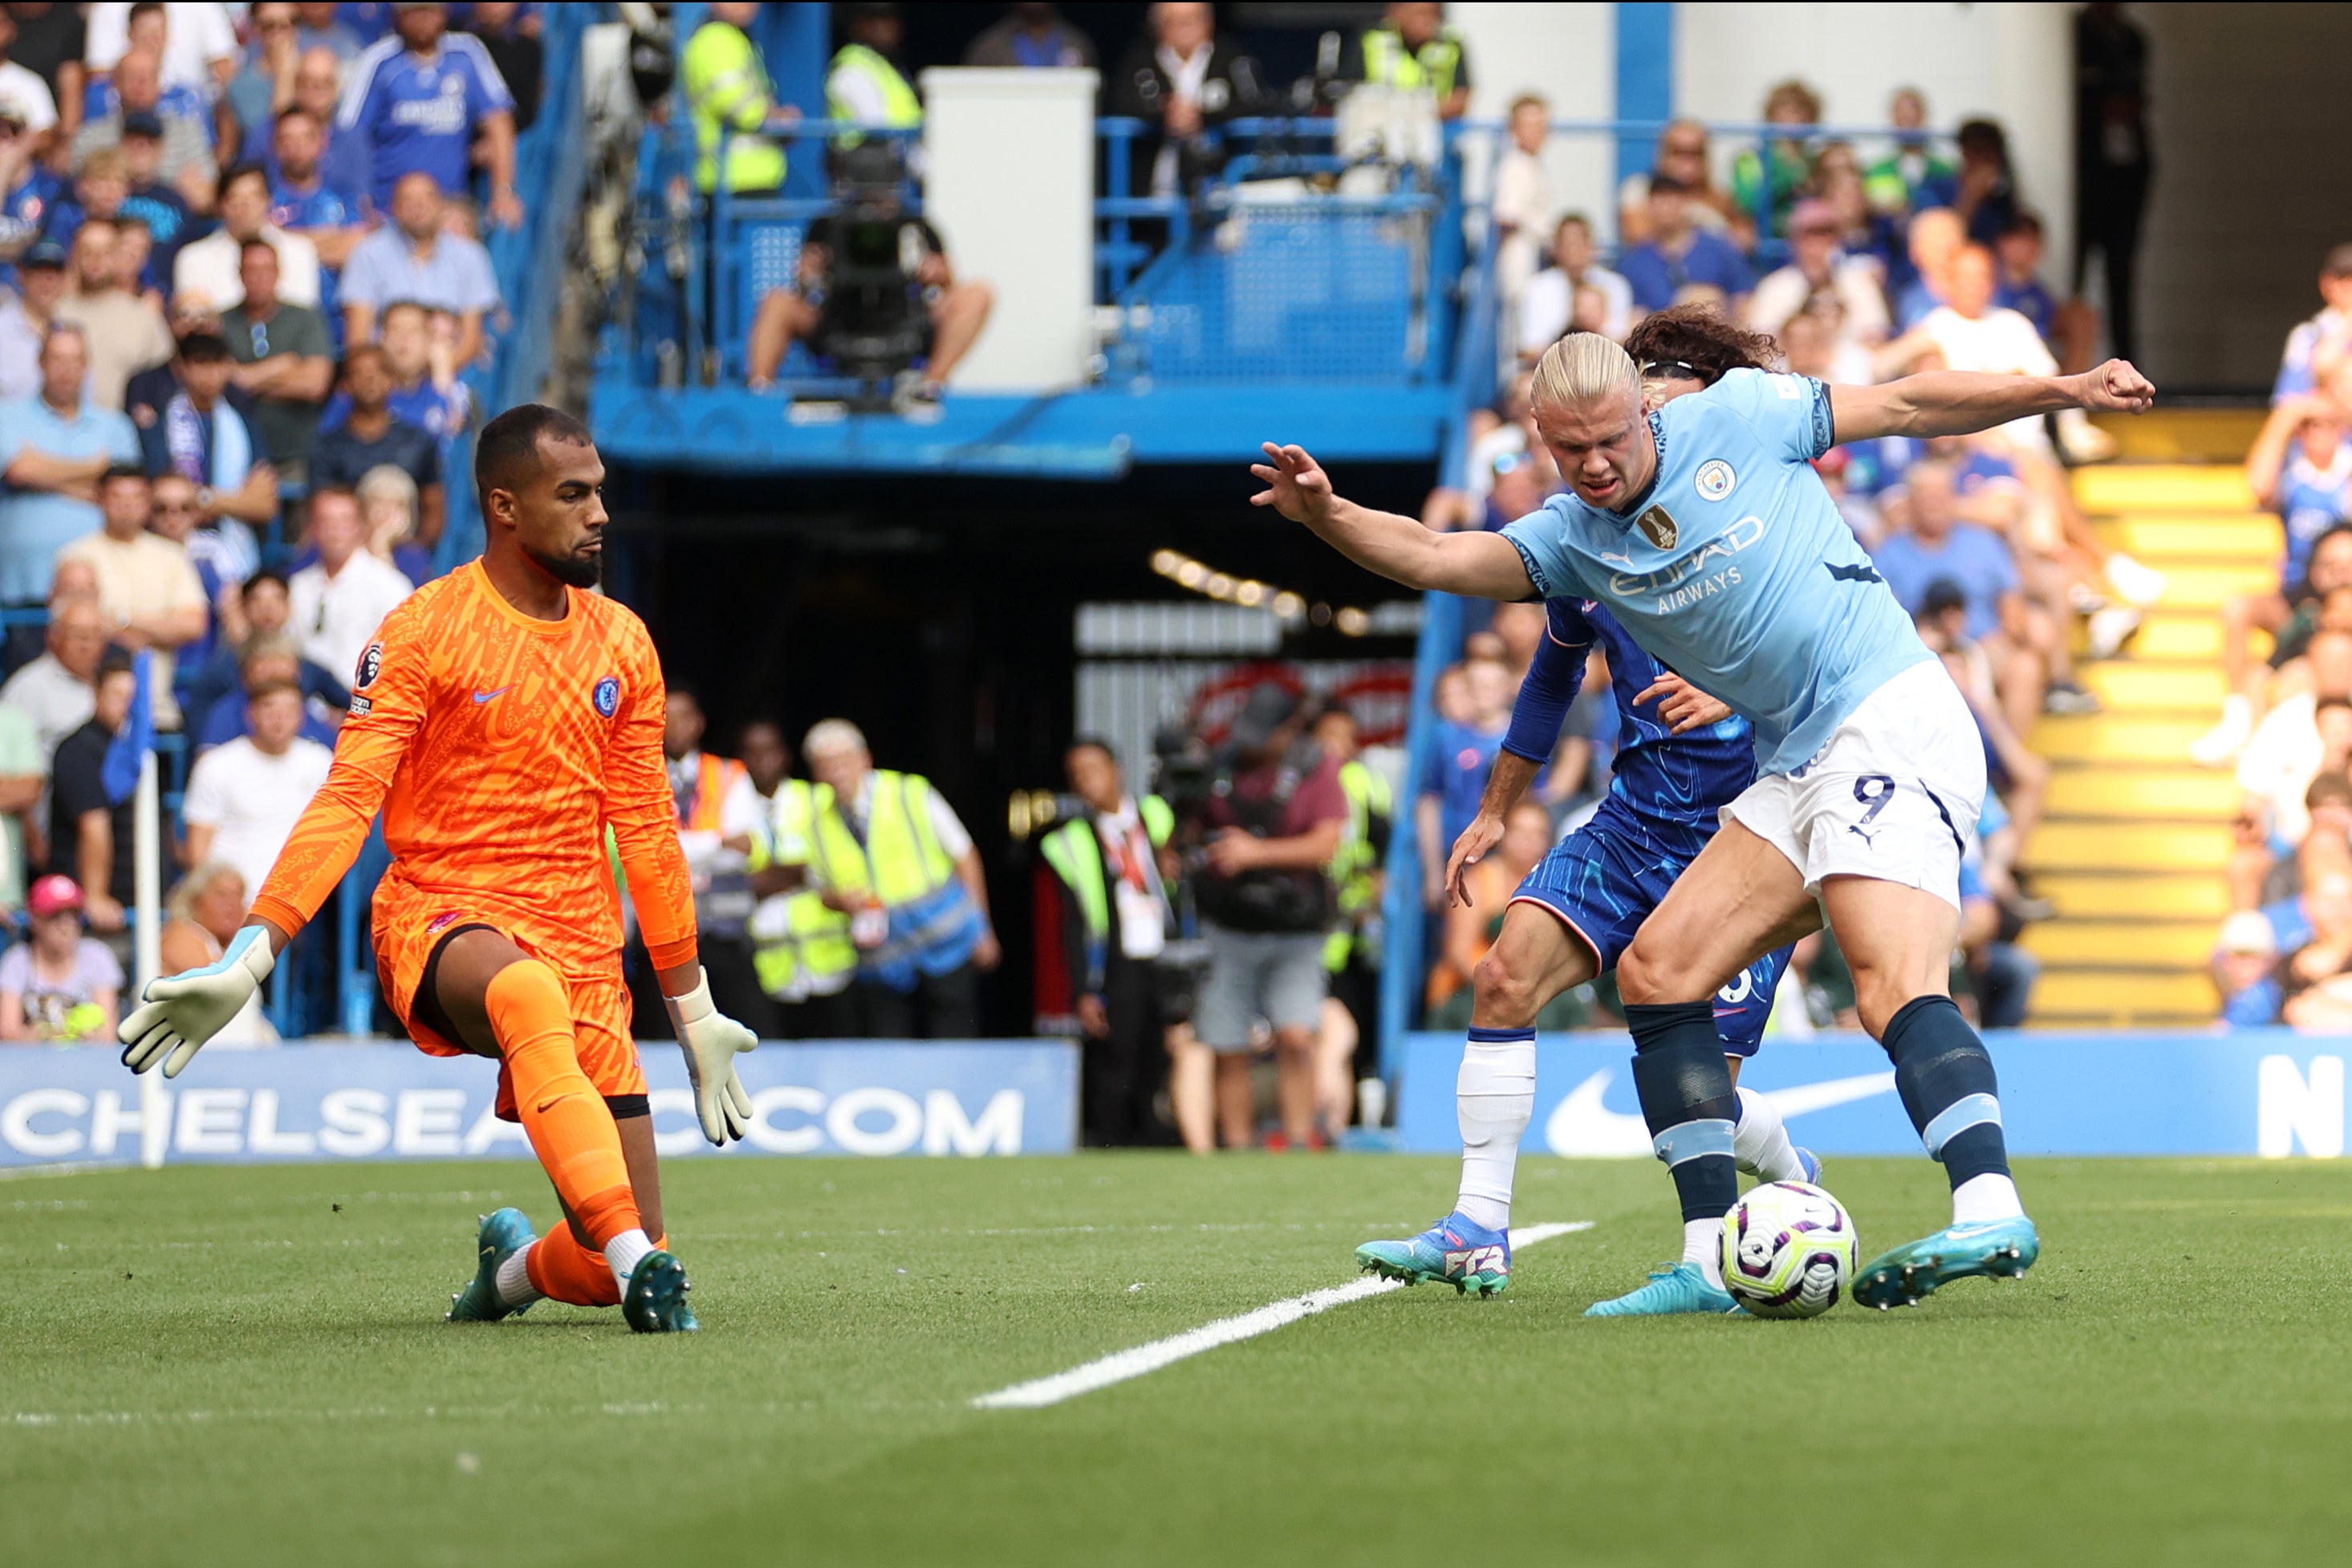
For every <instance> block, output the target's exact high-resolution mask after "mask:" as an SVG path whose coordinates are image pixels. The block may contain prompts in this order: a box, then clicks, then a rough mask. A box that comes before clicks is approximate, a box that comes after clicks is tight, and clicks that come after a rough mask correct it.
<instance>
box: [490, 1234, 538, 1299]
mask: <svg viewBox="0 0 2352 1568" xmlns="http://www.w3.org/2000/svg"><path fill="white" fill-rule="evenodd" d="M538 1245H539V1243H537V1242H535V1241H534V1242H532V1243H531V1244H530V1247H537V1246H538ZM530 1247H516V1248H515V1249H514V1250H513V1251H512V1252H509V1253H508V1254H507V1260H506V1261H505V1262H504V1263H501V1264H499V1300H501V1301H503V1302H505V1303H506V1304H507V1305H508V1306H509V1307H528V1306H530V1304H531V1303H532V1302H533V1301H538V1300H544V1298H543V1297H541V1295H540V1293H539V1287H538V1286H536V1285H534V1284H532V1283H531V1282H530Z"/></svg>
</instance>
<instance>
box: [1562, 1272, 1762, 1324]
mask: <svg viewBox="0 0 2352 1568" xmlns="http://www.w3.org/2000/svg"><path fill="white" fill-rule="evenodd" d="M1685 1312H1699V1313H1706V1314H1710V1315H1712V1316H1715V1317H1718V1318H1719V1317H1725V1316H1728V1315H1731V1314H1735V1313H1736V1314H1738V1315H1739V1316H1742V1317H1744V1316H1746V1315H1747V1310H1746V1309H1745V1308H1743V1307H1741V1306H1740V1304H1739V1303H1738V1302H1737V1301H1735V1300H1732V1299H1731V1292H1730V1291H1728V1290H1726V1289H1724V1288H1723V1287H1722V1286H1720V1285H1710V1284H1709V1283H1707V1278H1706V1275H1705V1274H1704V1273H1702V1272H1701V1271H1700V1269H1699V1266H1698V1265H1697V1264H1696V1263H1693V1262H1691V1261H1690V1260H1689V1259H1687V1258H1685V1259H1684V1260H1683V1261H1682V1262H1680V1263H1677V1264H1675V1266H1674V1267H1673V1268H1654V1269H1652V1270H1651V1271H1650V1282H1649V1283H1648V1284H1647V1285H1644V1286H1643V1287H1642V1288H1641V1289H1638V1290H1632V1291H1628V1292H1627V1293H1626V1294H1624V1295H1622V1296H1620V1297H1618V1298H1617V1299H1616V1300H1613V1301H1595V1302H1593V1303H1592V1305H1591V1306H1590V1307H1587V1308H1585V1309H1584V1315H1585V1316H1586V1317H1588V1318H1663V1317H1669V1316H1673V1315H1675V1314H1677V1313H1685Z"/></svg>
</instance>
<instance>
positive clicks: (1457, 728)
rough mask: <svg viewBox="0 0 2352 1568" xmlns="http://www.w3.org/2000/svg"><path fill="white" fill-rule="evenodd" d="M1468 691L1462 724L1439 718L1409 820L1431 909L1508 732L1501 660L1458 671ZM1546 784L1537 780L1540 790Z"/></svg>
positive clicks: (1440, 899)
mask: <svg viewBox="0 0 2352 1568" xmlns="http://www.w3.org/2000/svg"><path fill="white" fill-rule="evenodd" d="M1462 669H1463V675H1464V678H1465V681H1466V683H1467V685H1468V688H1469V702H1470V715H1469V717H1468V719H1467V720H1465V721H1463V722H1460V723H1456V722H1454V721H1452V720H1440V721H1438V725H1437V733H1436V736H1435V738H1434V740H1433V742H1432V744H1431V746H1430V750H1429V762H1428V764H1427V766H1426V767H1425V768H1424V769H1423V773H1422V775H1421V783H1420V788H1419V798H1418V799H1416V800H1415V801H1414V803H1413V820H1414V824H1415V827H1416V830H1417V832H1418V834H1419V837H1420V840H1421V868H1422V879H1421V889H1422V896H1423V898H1424V899H1426V900H1428V901H1429V904H1430V907H1431V908H1432V909H1437V908H1442V907H1443V906H1444V902H1445V857H1446V856H1447V854H1448V853H1450V852H1451V851H1452V849H1453V847H1454V840H1455V839H1456V838H1458V837H1461V836H1462V830H1463V829H1464V828H1465V827H1467V826H1470V820H1471V818H1473V817H1475V816H1477V815H1478V797H1479V796H1480V795H1484V794H1485V793H1486V775H1487V774H1488V773H1492V772H1493V771H1494V767H1495V753H1496V752H1499V751H1501V750H1502V749H1503V737H1504V735H1505V734H1507V732H1508V731H1509V730H1510V728H1511V701H1512V699H1513V698H1514V696H1516V695H1517V693H1516V692H1514V690H1513V689H1512V685H1513V683H1512V680H1511V672H1510V669H1509V668H1507V666H1506V665H1505V664H1504V663H1503V661H1502V660H1501V659H1499V658H1473V659H1469V660H1467V661H1465V663H1464V665H1463V667H1462ZM1548 783H1549V780H1548V779H1542V778H1538V781H1537V784H1536V788H1537V789H1538V790H1541V789H1542V788H1544V787H1545V785H1546V784H1548Z"/></svg>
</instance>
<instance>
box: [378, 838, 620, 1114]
mask: <svg viewBox="0 0 2352 1568" xmlns="http://www.w3.org/2000/svg"><path fill="white" fill-rule="evenodd" d="M461 931H497V932H498V933H499V935H501V936H503V937H505V938H506V939H507V940H508V941H509V942H513V943H514V944H515V945H516V946H517V947H520V948H521V949H522V950H523V951H524V952H527V953H530V955H531V956H532V957H533V958H536V959H539V960H540V961H541V962H542V963H546V964H547V965H548V967H549V968H551V969H552V970H554V971H555V973H557V975H559V976H560V977H561V978H562V981H563V988H564V991H565V993H566V994H567V995H568V996H569V997H570V998H571V1002H572V1038H573V1040H574V1042H575V1045H576V1048H577V1050H578V1052H579V1059H580V1069H581V1071H583V1072H584V1073H586V1074H587V1075H588V1081H589V1082H590V1083H592V1084H593V1085H594V1086H595V1089H596V1092H597V1093H598V1094H601V1095H603V1096H604V1100H605V1103H606V1104H608V1105H610V1106H611V1107H612V1108H613V1113H614V1115H615V1116H643V1115H645V1114H646V1073H645V1068H644V1067H643V1065H642V1064H640V1063H639V1061H638V1060H637V1044H636V1040H635V1037H633V1036H632V1035H631V1033H630V1029H629V988H628V986H627V984H625V982H624V981H623V980H622V978H621V963H620V955H619V954H618V953H615V954H614V956H613V963H612V964H611V966H610V967H609V968H608V969H605V970H603V971H602V972H599V973H587V974H583V973H574V972H569V971H567V970H566V969H565V967H564V965H563V964H562V963H559V962H557V961H556V960H555V959H552V958H550V957H548V956H547V954H546V953H545V952H543V951H541V948H540V947H539V946H537V945H536V944H534V943H533V942H532V941H531V939H530V932H528V931H520V930H517V929H516V926H515V922H514V921H512V920H511V919H498V918H485V917H484V916H481V915H478V914H476V913H473V912H470V911H468V910H467V908H466V907H465V904H464V901H463V900H462V899H452V898H450V897H448V896H446V895H438V894H433V893H429V892H425V891H424V890H422V889H411V888H403V887H399V886H397V885H396V884H394V882H393V881H392V880H391V879H386V880H385V881H383V883H381V884H379V885H378V886H377V889H376V895H375V921H374V936H375V967H376V980H377V984H379V986H381V988H382V992H383V998H384V1001H385V1003H386V1004H387V1005H390V1007H391V1008H392V1011H393V1013H394V1016H396V1017H398V1018H399V1019H400V1024H401V1027H403V1028H404V1029H406V1030H407V1031H408V1037H409V1038H410V1039H411V1040H414V1041H415V1043H416V1048H417V1049H419V1050H421V1051H425V1052H426V1053H428V1054H430V1055H433V1056H436V1057H460V1056H471V1055H473V1054H474V1053H473V1052H471V1051H468V1050H467V1049H466V1048H465V1047H463V1046H462V1045H460V1044H459V1043H458V1040H457V1028H456V1026H454V1025H453V1024H451V1023H450V1021H449V1018H448V1016H447V1015H446V1013H445V1012H444V1011H443V1009H442V1006H441V1001H440V998H439V996H438V995H437V994H435V992H434V990H433V980H434V973H435V970H436V963H435V961H436V959H437V958H438V957H439V955H440V953H441V951H442V949H443V948H444V947H445V946H446V944H447V943H448V942H449V941H450V939H451V938H453V937H455V936H457V934H458V933H459V932H461ZM498 1114H499V1117H500V1119H501V1120H504V1121H517V1120H519V1118H518V1117H517V1115H516V1112H515V1106H514V1086H513V1084H512V1083H511V1082H509V1079H508V1077H507V1072H506V1068H505V1066H504V1064H501V1065H500V1066H499V1102H498Z"/></svg>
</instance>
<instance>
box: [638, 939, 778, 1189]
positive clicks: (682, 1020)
mask: <svg viewBox="0 0 2352 1568" xmlns="http://www.w3.org/2000/svg"><path fill="white" fill-rule="evenodd" d="M662 1005H664V1006H666V1007H667V1008H668V1009H669V1021H670V1023H671V1025H672V1026H674V1027H676V1029H677V1044H678V1048H679V1049H680V1050H683V1051H684V1052H685V1053H686V1076H687V1078H688V1079H689V1080H691V1081H692V1083H693V1084H694V1113H695V1114H696V1115H697V1116H698V1117H700V1118H701V1119H702V1135H703V1136H704V1137H705V1138H708V1139H709V1140H710V1142H713V1143H715V1144H717V1145H718V1146H719V1147H720V1148H722V1149H723V1148H725V1147H726V1146H727V1141H728V1140H729V1139H730V1138H740V1137H742V1136H743V1133H744V1131H746V1130H747V1129H748V1128H750V1126H751V1096H750V1095H748V1094H746V1093H744V1092H743V1080H742V1079H740V1078H738V1077H736V1076H735V1055H736V1053H737V1052H739V1051H748V1050H750V1049H751V1047H753V1046H756V1045H758V1044H759V1043H760V1040H759V1037H758V1036H756V1035H754V1034H752V1033H751V1030H749V1029H747V1028H745V1027H744V1026H742V1025H740V1024H739V1023H737V1022H736V1021H735V1020H734V1019H732V1018H730V1017H728V1016H726V1015H725V1014H723V1013H721V1012H719V1009H718V1008H716V1007H714V1006H712V1005H711V1003H710V977H709V975H708V974H706V973H702V972H701V971H699V970H698V971H696V977H695V982H694V989H693V990H691V991H689V992H688V993H687V994H685V995H683V996H665V997H663V998H662Z"/></svg>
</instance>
